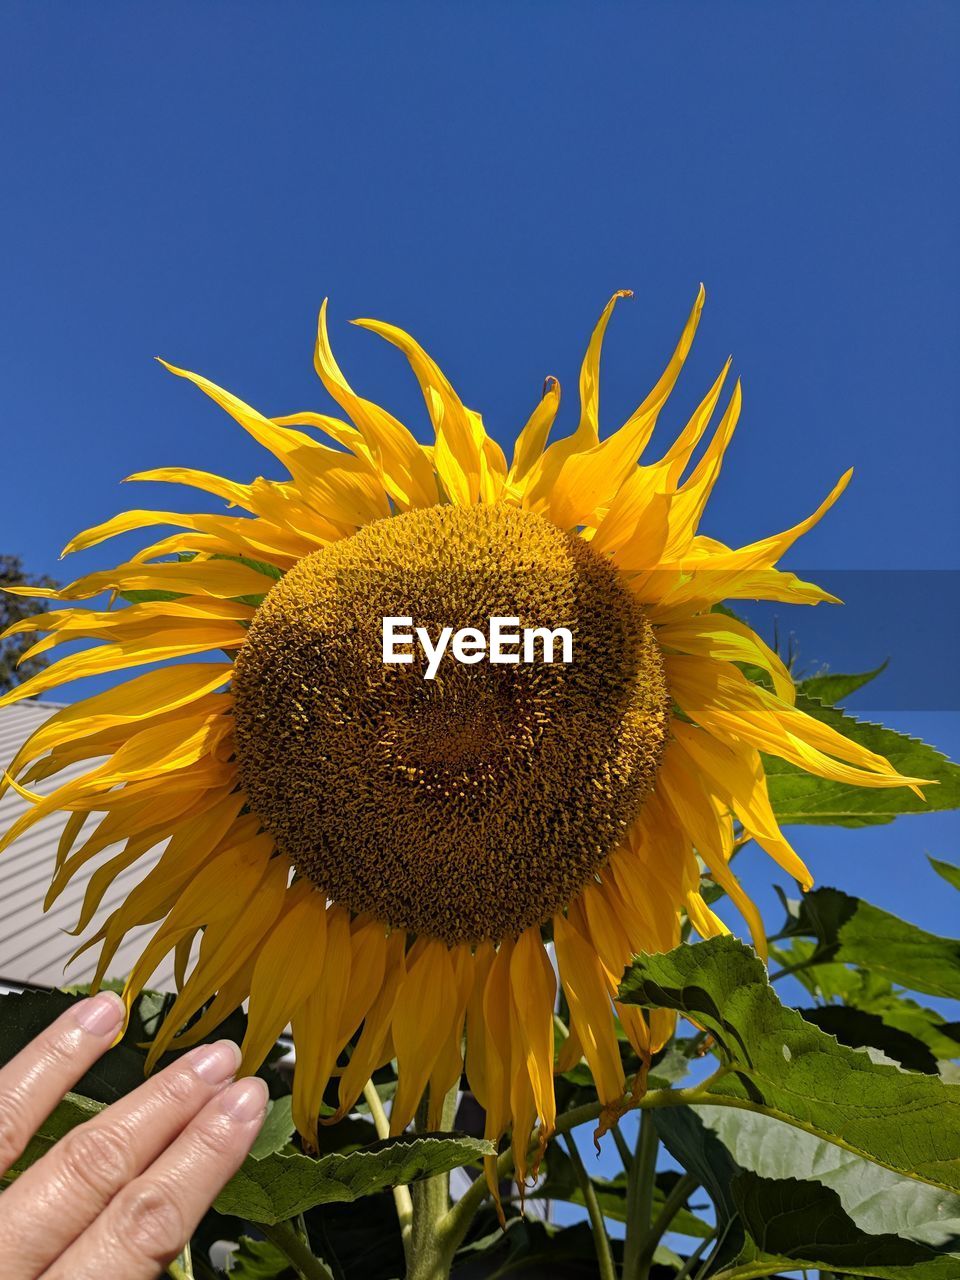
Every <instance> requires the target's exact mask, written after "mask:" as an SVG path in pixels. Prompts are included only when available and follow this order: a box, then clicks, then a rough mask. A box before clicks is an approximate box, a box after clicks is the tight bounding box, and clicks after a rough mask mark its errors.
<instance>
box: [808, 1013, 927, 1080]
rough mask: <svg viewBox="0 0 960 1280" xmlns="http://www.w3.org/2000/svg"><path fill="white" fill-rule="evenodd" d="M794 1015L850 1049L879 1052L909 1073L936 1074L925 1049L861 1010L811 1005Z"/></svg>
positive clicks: (877, 1016) (880, 1019)
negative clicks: (876, 1050) (906, 1068)
mask: <svg viewBox="0 0 960 1280" xmlns="http://www.w3.org/2000/svg"><path fill="white" fill-rule="evenodd" d="M797 1013H799V1014H800V1016H801V1018H803V1019H804V1020H805V1021H806V1022H812V1023H813V1024H814V1026H816V1027H819V1028H820V1030H821V1031H826V1032H827V1033H828V1034H829V1035H831V1036H836V1038H837V1039H838V1040H839V1041H840V1043H841V1044H845V1045H849V1046H850V1048H851V1049H863V1048H867V1047H870V1048H873V1049H879V1050H880V1051H881V1052H882V1053H883V1054H884V1055H885V1056H886V1057H888V1058H891V1059H892V1060H894V1061H896V1062H899V1063H900V1065H901V1066H902V1067H908V1068H909V1069H910V1070H911V1071H923V1072H925V1073H926V1074H927V1075H931V1076H935V1075H936V1074H937V1059H936V1058H935V1057H934V1055H933V1053H932V1052H931V1050H930V1049H929V1048H928V1046H927V1045H925V1044H924V1043H923V1042H922V1041H920V1040H917V1039H915V1038H914V1037H913V1036H912V1035H910V1034H909V1033H908V1032H906V1031H901V1030H899V1028H897V1027H891V1026H888V1025H887V1023H885V1022H884V1020H883V1019H882V1018H881V1017H880V1016H879V1015H878V1014H876V1013H867V1012H866V1011H865V1010H864V1009H854V1008H850V1007H849V1006H848V1005H845V1004H826V1005H815V1006H814V1007H813V1008H810V1009H798V1010H797Z"/></svg>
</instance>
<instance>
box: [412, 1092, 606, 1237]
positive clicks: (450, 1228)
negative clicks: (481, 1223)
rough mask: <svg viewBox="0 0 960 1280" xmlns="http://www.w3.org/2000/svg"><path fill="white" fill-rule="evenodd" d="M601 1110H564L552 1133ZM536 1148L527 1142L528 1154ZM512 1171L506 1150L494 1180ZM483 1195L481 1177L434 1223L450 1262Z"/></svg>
mask: <svg viewBox="0 0 960 1280" xmlns="http://www.w3.org/2000/svg"><path fill="white" fill-rule="evenodd" d="M602 1109H603V1108H602V1106H601V1104H600V1103H599V1102H587V1103H584V1105H583V1106H581V1107H574V1108H573V1109H572V1110H571V1111H567V1112H566V1113H565V1114H564V1115H562V1116H558V1117H557V1128H556V1132H557V1133H566V1132H568V1130H570V1129H575V1128H576V1126H577V1125H578V1124H587V1123H588V1122H589V1121H591V1120H596V1118H597V1116H598V1115H599V1114H600V1112H601V1111H602ZM536 1149H537V1143H536V1142H531V1144H530V1153H531V1155H532V1154H533V1152H534V1151H536ZM512 1169H513V1152H512V1151H511V1150H510V1149H509V1148H508V1149H507V1150H506V1151H504V1152H503V1154H502V1155H501V1156H500V1157H499V1159H498V1160H497V1181H498V1182H500V1181H502V1180H503V1179H504V1178H506V1177H508V1176H509V1174H510V1172H511V1170H512ZM487 1194H488V1189H487V1184H486V1180H485V1178H484V1176H483V1174H481V1175H480V1176H479V1177H478V1178H475V1179H474V1180H473V1182H471V1184H470V1186H469V1187H468V1188H467V1190H466V1191H465V1192H464V1194H463V1195H462V1196H461V1197H460V1199H459V1200H458V1201H457V1203H456V1204H455V1205H454V1206H453V1207H452V1208H451V1209H450V1210H449V1211H448V1212H447V1214H446V1216H445V1217H444V1218H443V1220H442V1221H441V1222H440V1223H439V1224H438V1226H437V1230H438V1233H439V1234H440V1236H441V1237H442V1239H443V1242H444V1247H445V1249H446V1251H447V1253H448V1255H449V1257H450V1258H451V1259H452V1258H453V1255H454V1254H455V1253H456V1251H457V1249H459V1247H460V1244H461V1242H462V1240H463V1238H464V1236H465V1235H466V1234H467V1230H468V1228H469V1226H470V1223H471V1222H472V1221H473V1218H474V1215H475V1214H476V1212H477V1210H478V1209H479V1208H480V1206H481V1205H482V1204H483V1202H484V1200H485V1199H486V1197H487Z"/></svg>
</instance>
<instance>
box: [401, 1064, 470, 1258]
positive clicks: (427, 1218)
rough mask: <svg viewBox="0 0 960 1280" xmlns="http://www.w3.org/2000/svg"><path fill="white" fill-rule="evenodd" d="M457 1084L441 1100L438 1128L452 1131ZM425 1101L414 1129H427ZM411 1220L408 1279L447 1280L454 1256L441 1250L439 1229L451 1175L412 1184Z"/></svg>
mask: <svg viewBox="0 0 960 1280" xmlns="http://www.w3.org/2000/svg"><path fill="white" fill-rule="evenodd" d="M458 1085H459V1081H458V1082H457V1084H455V1085H454V1086H453V1088H452V1089H451V1090H450V1092H449V1093H448V1094H447V1096H446V1097H445V1098H444V1100H443V1108H442V1111H441V1116H440V1128H441V1129H442V1130H444V1131H447V1130H449V1129H452V1128H453V1124H454V1120H455V1118H456V1110H457V1088H458ZM427 1109H428V1102H427V1098H426V1096H425V1097H424V1101H423V1102H422V1103H421V1105H420V1109H419V1111H418V1112H417V1121H416V1127H417V1129H418V1130H421V1131H422V1130H423V1129H425V1128H426V1118H427ZM410 1191H411V1196H412V1201H413V1221H412V1228H411V1232H410V1247H409V1250H408V1252H407V1280H446V1277H447V1276H448V1275H449V1274H450V1264H451V1262H452V1260H453V1254H452V1253H449V1254H448V1251H447V1250H446V1249H445V1247H444V1243H445V1242H444V1239H443V1235H442V1232H441V1231H440V1229H439V1227H440V1224H441V1222H442V1221H443V1220H444V1218H445V1217H446V1215H447V1213H448V1212H449V1209H450V1174H449V1173H438V1174H436V1175H435V1176H434V1177H432V1178H424V1179H422V1180H421V1181H420V1182H415V1183H413V1185H412V1186H411V1188H410Z"/></svg>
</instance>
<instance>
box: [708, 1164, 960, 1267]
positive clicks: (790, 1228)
mask: <svg viewBox="0 0 960 1280" xmlns="http://www.w3.org/2000/svg"><path fill="white" fill-rule="evenodd" d="M731 1189H732V1192H733V1196H734V1198H735V1200H736V1202H737V1208H738V1210H739V1212H740V1218H741V1221H742V1222H743V1224H744V1226H745V1228H746V1230H747V1231H748V1232H749V1234H750V1237H751V1239H752V1240H753V1241H754V1243H755V1244H756V1245H757V1247H758V1248H759V1249H760V1251H761V1253H762V1254H763V1255H765V1256H766V1257H768V1258H770V1259H771V1260H772V1261H775V1262H777V1263H778V1264H779V1265H783V1264H785V1263H788V1262H789V1263H793V1264H794V1265H796V1264H800V1265H801V1266H806V1267H817V1268H822V1267H824V1266H827V1267H839V1268H842V1270H843V1271H844V1272H845V1273H846V1274H847V1275H858V1276H878V1277H882V1278H884V1280H908V1278H910V1280H956V1277H957V1262H958V1259H957V1257H956V1256H954V1257H953V1258H951V1257H948V1256H944V1255H940V1256H938V1255H937V1254H936V1253H935V1252H934V1251H933V1250H932V1249H929V1248H928V1247H927V1246H926V1245H922V1244H917V1243H916V1242H914V1241H912V1240H904V1239H902V1238H901V1237H900V1236H895V1235H891V1234H890V1233H889V1232H884V1233H881V1234H879V1235H870V1234H868V1233H867V1232H865V1231H862V1230H861V1229H860V1228H859V1227H858V1226H857V1225H856V1223H854V1222H853V1221H852V1220H851V1219H850V1218H849V1217H848V1215H847V1214H846V1213H845V1212H844V1210H843V1206H842V1205H841V1203H840V1198H839V1197H838V1195H837V1193H836V1192H835V1191H832V1190H831V1189H830V1188H829V1187H824V1186H821V1185H820V1184H819V1183H817V1182H800V1181H798V1180H797V1179H796V1178H784V1179H781V1180H779V1181H776V1182H774V1181H771V1180H770V1179H766V1178H759V1177H758V1176H757V1175H756V1174H755V1173H750V1172H746V1171H745V1172H742V1173H739V1174H738V1175H737V1176H736V1177H735V1178H734V1180H733V1183H732V1188H731Z"/></svg>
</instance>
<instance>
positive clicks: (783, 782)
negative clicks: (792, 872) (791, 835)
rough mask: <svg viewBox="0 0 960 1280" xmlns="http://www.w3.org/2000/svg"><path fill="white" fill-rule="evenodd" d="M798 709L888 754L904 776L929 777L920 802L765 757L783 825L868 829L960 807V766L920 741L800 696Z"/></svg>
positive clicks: (900, 790)
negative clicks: (904, 815) (898, 818)
mask: <svg viewBox="0 0 960 1280" xmlns="http://www.w3.org/2000/svg"><path fill="white" fill-rule="evenodd" d="M797 707H798V708H799V709H800V710H801V711H805V712H807V714H808V715H811V716H814V717H815V718H816V719H817V720H822V721H823V723H824V724H828V725H830V726H831V728H834V729H836V730H837V731H838V732H839V733H842V734H843V735H844V736H845V737H847V738H851V739H852V740H853V741H854V742H858V743H860V745H861V746H864V747H866V748H867V749H868V750H870V751H874V752H876V753H877V754H878V755H882V756H886V757H887V759H888V760H889V761H890V763H891V764H892V765H893V766H894V768H896V769H897V770H898V771H899V772H900V773H902V774H905V775H907V776H909V777H913V778H929V779H930V780H931V782H932V783H934V784H936V785H932V786H928V787H926V788H924V795H925V799H923V800H921V799H920V797H919V796H917V795H915V794H914V793H913V792H912V791H910V790H908V789H907V788H906V787H889V788H887V787H884V788H880V787H877V788H872V787H850V786H847V785H846V784H845V783H842V782H830V781H828V780H827V779H826V778H815V777H813V776H812V775H811V774H808V773H805V772H804V771H803V770H802V769H798V768H797V767H796V766H795V765H792V764H788V763H787V761H785V760H781V759H779V758H778V757H777V756H766V755H765V756H764V757H763V763H764V767H765V769H766V772H767V785H768V788H769V791H770V801H771V803H772V805H773V809H774V812H775V813H776V815H777V818H778V820H779V821H780V822H781V823H820V824H832V825H835V826H844V827H863V826H871V825H878V824H880V823H884V822H891V821H892V820H893V819H894V818H895V817H896V816H897V815H898V814H902V813H930V812H933V811H935V810H942V809H956V808H960V767H958V766H957V765H955V764H952V763H951V762H950V761H949V760H948V759H947V758H946V756H944V755H941V753H940V752H939V751H937V750H936V749H935V748H933V747H929V746H927V744H926V743H925V742H921V741H920V740H919V739H918V738H910V737H908V736H907V735H906V734H903V733H897V732H896V730H894V729H885V728H884V727H883V726H882V725H877V724H870V723H868V722H867V721H862V720H856V719H855V718H854V717H853V716H850V715H847V714H846V713H845V712H843V711H841V710H839V708H837V707H830V706H827V705H825V704H824V703H822V702H820V701H818V700H817V699H816V698H810V697H805V696H804V695H803V694H802V693H801V694H799V695H798V697H797Z"/></svg>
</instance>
